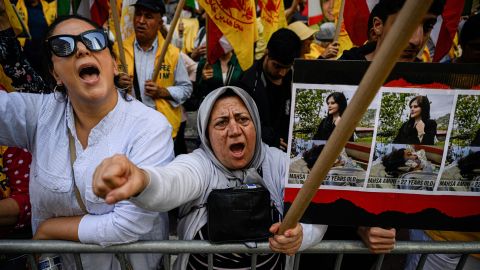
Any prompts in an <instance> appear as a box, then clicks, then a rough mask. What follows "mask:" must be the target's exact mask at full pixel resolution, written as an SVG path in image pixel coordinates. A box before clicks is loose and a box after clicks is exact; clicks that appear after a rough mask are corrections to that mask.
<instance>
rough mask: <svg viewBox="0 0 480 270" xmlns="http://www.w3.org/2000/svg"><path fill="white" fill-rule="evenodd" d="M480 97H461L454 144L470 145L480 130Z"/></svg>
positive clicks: (453, 136) (458, 101)
mask: <svg viewBox="0 0 480 270" xmlns="http://www.w3.org/2000/svg"><path fill="white" fill-rule="evenodd" d="M479 120H480V96H474V95H459V96H458V99H457V106H456V108H455V118H454V123H453V132H452V143H454V144H456V145H460V146H466V145H469V144H470V142H471V141H472V140H473V137H474V136H475V132H476V131H477V130H478V129H479V128H480V123H479Z"/></svg>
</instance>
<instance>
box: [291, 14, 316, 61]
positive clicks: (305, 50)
mask: <svg viewBox="0 0 480 270" xmlns="http://www.w3.org/2000/svg"><path fill="white" fill-rule="evenodd" d="M287 28H288V29H290V30H292V31H293V32H295V34H297V36H298V37H299V38H300V40H301V41H302V48H301V49H300V58H302V59H306V55H307V54H309V53H310V45H311V44H312V42H313V40H314V35H315V33H316V32H317V31H315V30H313V29H311V28H309V27H308V26H307V25H306V24H305V23H303V22H300V21H296V22H293V23H291V24H289V25H288V27H287Z"/></svg>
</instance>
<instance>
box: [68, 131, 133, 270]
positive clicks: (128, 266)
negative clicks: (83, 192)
mask: <svg viewBox="0 0 480 270" xmlns="http://www.w3.org/2000/svg"><path fill="white" fill-rule="evenodd" d="M68 144H69V149H70V165H71V167H72V176H73V188H74V189H75V197H76V198H77V203H78V205H79V206H80V208H81V209H82V211H83V212H84V213H85V214H86V213H88V212H87V208H86V207H85V204H84V203H83V200H82V197H81V196H80V191H79V190H78V187H77V184H76V183H75V172H74V170H73V163H74V162H75V160H76V159H77V152H76V149H75V142H74V140H73V136H72V133H71V132H70V129H68ZM115 257H116V258H117V260H118V261H119V262H120V265H121V267H122V269H123V267H124V266H125V267H126V269H127V270H133V266H132V264H131V263H130V261H129V260H128V258H127V256H126V255H125V254H124V253H115Z"/></svg>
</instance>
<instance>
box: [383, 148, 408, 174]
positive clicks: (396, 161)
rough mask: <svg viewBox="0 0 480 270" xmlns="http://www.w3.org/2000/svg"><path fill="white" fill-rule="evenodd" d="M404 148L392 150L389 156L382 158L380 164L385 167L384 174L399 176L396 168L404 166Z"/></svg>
mask: <svg viewBox="0 0 480 270" xmlns="http://www.w3.org/2000/svg"><path fill="white" fill-rule="evenodd" d="M405 150H406V149H405V148H400V149H394V150H393V151H392V152H390V154H388V155H385V156H384V157H383V158H382V164H383V166H385V172H387V173H388V174H390V175H392V176H393V177H397V176H398V175H399V172H398V167H402V166H404V165H405V158H404V157H403V155H404V153H405Z"/></svg>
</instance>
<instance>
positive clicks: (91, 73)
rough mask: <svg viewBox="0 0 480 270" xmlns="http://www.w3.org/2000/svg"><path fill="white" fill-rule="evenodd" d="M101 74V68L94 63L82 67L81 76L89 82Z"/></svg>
mask: <svg viewBox="0 0 480 270" xmlns="http://www.w3.org/2000/svg"><path fill="white" fill-rule="evenodd" d="M99 75H100V70H99V69H98V68H97V67H96V66H94V65H88V66H83V67H81V68H80V72H79V76H80V78H82V79H83V80H85V81H87V82H91V81H95V80H97V79H98V76H99Z"/></svg>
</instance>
